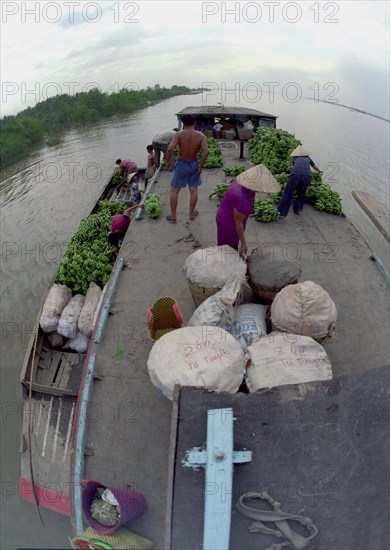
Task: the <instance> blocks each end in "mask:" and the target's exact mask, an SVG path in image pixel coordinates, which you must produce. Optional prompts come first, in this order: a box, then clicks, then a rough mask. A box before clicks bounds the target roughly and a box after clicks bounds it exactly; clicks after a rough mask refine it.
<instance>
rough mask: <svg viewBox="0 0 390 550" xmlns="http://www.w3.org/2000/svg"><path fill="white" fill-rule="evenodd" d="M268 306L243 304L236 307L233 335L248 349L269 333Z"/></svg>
mask: <svg viewBox="0 0 390 550" xmlns="http://www.w3.org/2000/svg"><path fill="white" fill-rule="evenodd" d="M267 309H268V308H267V306H262V305H260V304H243V305H240V306H235V307H234V323H233V331H232V334H233V336H234V337H235V338H236V339H237V340H238V341H239V342H240V343H241V345H242V346H243V347H244V349H246V348H247V347H248V346H251V345H252V344H253V343H254V342H257V340H259V338H261V337H262V336H265V335H266V334H267V322H266V315H267Z"/></svg>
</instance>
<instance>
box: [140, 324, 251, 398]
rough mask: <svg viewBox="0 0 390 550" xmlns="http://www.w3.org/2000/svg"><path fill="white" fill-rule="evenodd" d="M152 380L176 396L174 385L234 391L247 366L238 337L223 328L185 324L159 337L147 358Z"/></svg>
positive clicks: (168, 394)
mask: <svg viewBox="0 0 390 550" xmlns="http://www.w3.org/2000/svg"><path fill="white" fill-rule="evenodd" d="M147 364H148V371H149V376H150V379H151V381H152V383H153V384H154V385H155V386H156V387H157V388H159V389H161V390H162V392H163V394H164V395H165V396H166V397H168V399H171V400H172V399H173V390H174V386H175V384H179V385H181V386H200V387H204V388H208V389H210V390H212V391H216V392H223V391H226V392H230V393H235V392H237V391H238V388H239V387H240V385H241V383H242V380H243V376H244V367H245V358H244V352H243V350H242V348H241V345H240V344H239V342H237V340H236V339H235V338H234V337H233V336H232V335H231V334H229V333H228V332H226V330H223V329H222V328H220V327H211V326H203V327H183V328H178V329H176V330H173V331H172V332H169V333H167V334H165V335H164V336H162V337H161V338H159V340H157V341H156V343H155V344H154V346H153V348H152V350H151V352H150V354H149V358H148V363H147Z"/></svg>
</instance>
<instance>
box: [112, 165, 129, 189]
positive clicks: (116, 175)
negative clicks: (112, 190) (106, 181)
mask: <svg viewBox="0 0 390 550" xmlns="http://www.w3.org/2000/svg"><path fill="white" fill-rule="evenodd" d="M125 181H126V178H124V177H123V176H120V175H119V166H117V168H115V170H114V172H113V173H112V181H111V183H112V185H115V186H116V185H119V184H120V183H124V182H125Z"/></svg>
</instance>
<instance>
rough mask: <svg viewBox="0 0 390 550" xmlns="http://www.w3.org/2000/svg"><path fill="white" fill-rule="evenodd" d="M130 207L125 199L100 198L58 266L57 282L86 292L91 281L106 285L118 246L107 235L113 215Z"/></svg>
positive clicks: (83, 292) (74, 290)
mask: <svg viewBox="0 0 390 550" xmlns="http://www.w3.org/2000/svg"><path fill="white" fill-rule="evenodd" d="M125 208H126V204H125V203H123V202H110V201H100V202H99V205H98V208H97V210H96V212H95V213H94V214H91V215H90V216H88V217H87V218H84V219H83V220H82V221H81V223H80V225H79V228H78V229H77V231H76V233H75V234H74V235H73V237H72V239H71V241H70V243H69V245H68V248H67V249H66V251H65V254H64V256H63V258H62V260H61V263H60V266H59V268H58V272H57V277H56V281H55V282H56V283H57V284H62V285H66V286H67V287H69V288H70V289H71V290H72V292H73V293H74V294H84V295H85V294H86V293H87V290H88V287H89V283H92V282H94V283H96V284H97V285H99V286H100V287H103V286H104V285H105V284H106V283H107V282H108V280H109V278H110V274H111V271H112V266H113V264H114V261H115V249H114V248H113V247H112V246H111V245H110V244H109V242H108V239H107V236H108V234H109V232H110V231H111V219H112V216H114V215H115V214H121V213H123V211H124V210H125Z"/></svg>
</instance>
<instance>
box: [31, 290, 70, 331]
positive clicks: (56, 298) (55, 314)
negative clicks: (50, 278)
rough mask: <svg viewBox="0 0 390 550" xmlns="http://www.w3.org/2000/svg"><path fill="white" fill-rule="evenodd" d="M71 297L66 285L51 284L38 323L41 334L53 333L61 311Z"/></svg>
mask: <svg viewBox="0 0 390 550" xmlns="http://www.w3.org/2000/svg"><path fill="white" fill-rule="evenodd" d="M71 297H72V291H71V290H70V288H68V287H67V286H66V285H57V284H55V283H54V284H53V286H52V287H51V288H50V290H49V294H48V295H47V298H46V300H45V303H44V304H43V308H42V315H41V318H40V321H39V324H40V326H41V329H42V330H43V332H54V331H55V330H57V326H58V321H59V320H60V316H61V313H62V310H63V309H64V307H65V306H66V304H67V303H68V302H69V300H70V299H71Z"/></svg>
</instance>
